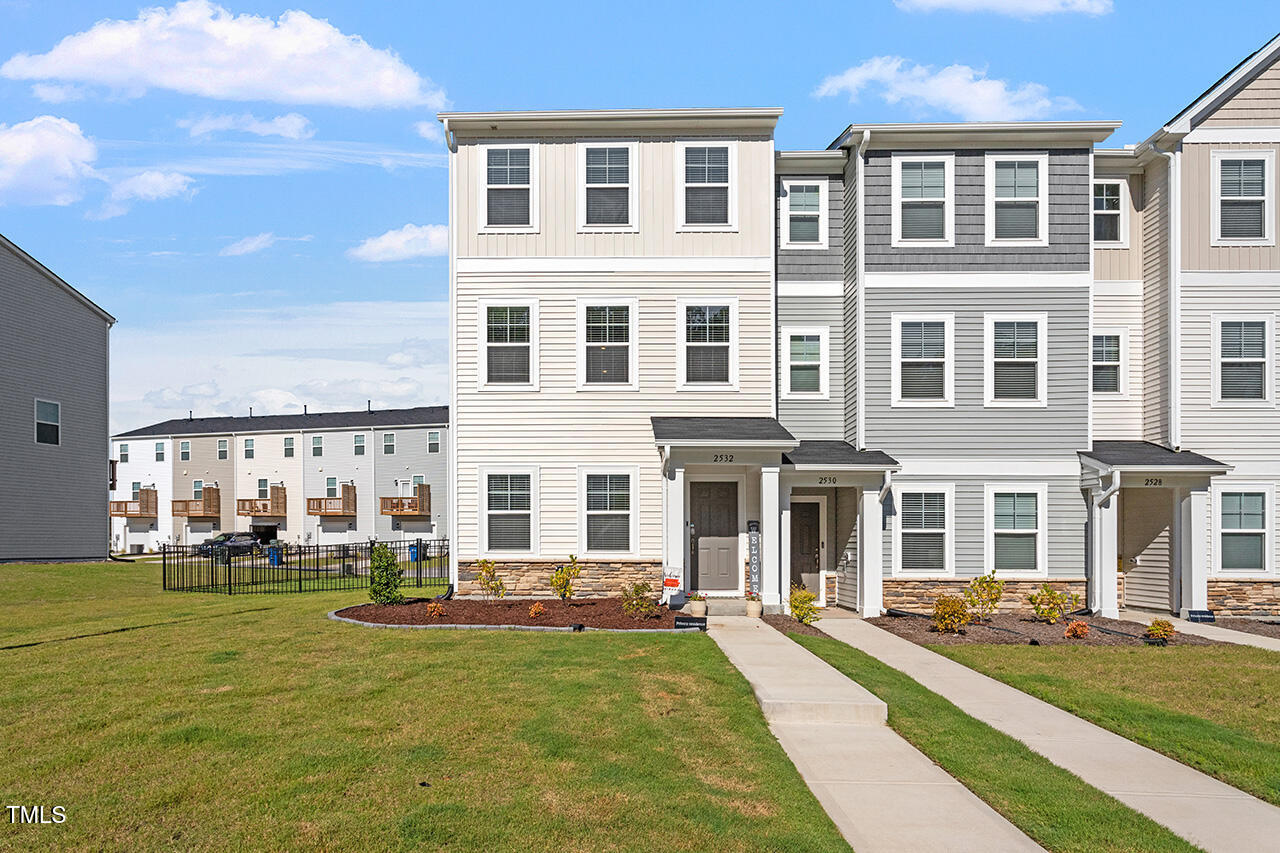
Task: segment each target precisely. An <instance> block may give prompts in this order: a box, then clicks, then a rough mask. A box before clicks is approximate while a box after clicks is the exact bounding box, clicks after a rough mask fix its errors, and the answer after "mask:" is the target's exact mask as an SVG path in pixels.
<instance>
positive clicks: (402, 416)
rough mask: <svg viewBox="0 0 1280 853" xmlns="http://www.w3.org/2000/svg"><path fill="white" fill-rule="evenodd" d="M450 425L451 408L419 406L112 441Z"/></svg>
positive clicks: (236, 421) (216, 421)
mask: <svg viewBox="0 0 1280 853" xmlns="http://www.w3.org/2000/svg"><path fill="white" fill-rule="evenodd" d="M448 423H449V407H448V406H418V407H416V408H412V409H373V410H372V411H370V410H361V411H356V412H316V413H314V414H306V415H258V416H256V417H217V418H173V419H172V420H167V421H161V422H160V423H157V424H151V425H150V426H144V427H139V428H137V429H133V430H129V431H128V432H121V433H117V434H116V435H114V436H112V438H139V437H146V436H168V435H219V434H222V433H232V432H240V433H250V432H284V431H295V430H296V431H303V430H318V429H343V428H346V427H398V426H444V425H447V424H448Z"/></svg>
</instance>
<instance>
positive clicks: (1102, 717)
mask: <svg viewBox="0 0 1280 853" xmlns="http://www.w3.org/2000/svg"><path fill="white" fill-rule="evenodd" d="M931 648H933V650H934V651H936V652H938V653H939V654H943V655H946V656H947V657H949V658H951V659H952V660H955V661H959V662H960V663H962V664H964V665H965V666H968V667H971V668H973V669H976V670H978V671H979V672H984V673H986V674H987V675H990V676H991V677H993V678H997V679H999V680H1001V681H1003V682H1005V683H1007V684H1009V685H1012V686H1013V687H1016V688H1018V689H1019V690H1022V691H1024V692H1026V693H1030V694H1031V695H1033V696H1036V697H1038V698H1040V699H1043V700H1044V701H1046V702H1049V703H1052V704H1054V705H1057V706H1058V707H1060V708H1062V709H1064V710H1066V711H1070V712H1071V713H1073V714H1075V715H1076V716H1078V717H1083V718H1084V719H1086V720H1089V721H1091V722H1093V723H1096V724H1097V725H1099V726H1102V727H1103V728H1105V729H1110V730H1111V731H1113V732H1115V733H1117V734H1119V735H1122V736H1123V737H1127V738H1129V739H1130V740H1133V741H1136V742H1138V743H1140V744H1142V745H1144V746H1147V747H1150V748H1151V749H1154V750H1156V751H1157V752H1161V753H1164V754H1165V755H1167V756H1169V757H1170V758H1173V759H1176V760H1178V761H1181V762H1182V763H1184V764H1188V765H1190V766H1192V767H1194V768H1196V769H1197V770H1200V771H1203V772H1205V773H1208V774H1209V775H1211V776H1215V777H1217V778H1218V779H1221V780H1222V781H1223V782H1226V783H1227V784H1229V785H1234V786H1235V787H1237V788H1240V789H1241V790H1243V791H1248V792H1249V793H1250V794H1253V795H1254V796H1257V797H1260V798H1262V799H1264V800H1267V801H1268V802H1271V803H1273V804H1275V805H1280V703H1278V702H1277V701H1276V697H1278V696H1280V654H1276V653H1275V652H1272V651H1267V650H1265V649H1256V648H1252V647H1249V646H1229V645H1219V646H1200V647H1182V648H1177V647H1169V648H1154V647H1139V648H1079V647H1068V646H1056V647H1053V648H1046V647H1044V646H1041V647H1038V648H1037V647H1031V646H946V647H943V646H933V647H931Z"/></svg>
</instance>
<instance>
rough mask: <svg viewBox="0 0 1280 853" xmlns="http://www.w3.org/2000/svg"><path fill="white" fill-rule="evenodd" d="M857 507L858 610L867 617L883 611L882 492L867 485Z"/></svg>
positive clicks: (877, 614)
mask: <svg viewBox="0 0 1280 853" xmlns="http://www.w3.org/2000/svg"><path fill="white" fill-rule="evenodd" d="M859 503H860V504H861V505H860V506H859V508H858V551H859V555H858V612H859V613H861V614H862V616H863V617H864V618H871V617H873V616H879V615H880V614H881V613H882V612H884V565H883V564H884V556H883V551H882V550H881V542H880V531H881V528H882V527H883V522H882V520H881V511H880V493H879V492H878V491H877V490H876V489H875V488H874V487H871V488H864V489H863V490H862V497H861V499H860V501H859Z"/></svg>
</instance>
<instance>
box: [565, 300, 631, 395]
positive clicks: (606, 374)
mask: <svg viewBox="0 0 1280 853" xmlns="http://www.w3.org/2000/svg"><path fill="white" fill-rule="evenodd" d="M636 314H637V305H636V300H634V299H617V298H612V297H607V296H605V297H601V298H598V299H597V298H593V297H591V298H583V299H579V300H578V388H579V389H588V388H589V389H593V390H596V389H599V390H607V389H629V390H634V389H635V388H636V387H637V377H636V372H637V371H636V331H637V320H636Z"/></svg>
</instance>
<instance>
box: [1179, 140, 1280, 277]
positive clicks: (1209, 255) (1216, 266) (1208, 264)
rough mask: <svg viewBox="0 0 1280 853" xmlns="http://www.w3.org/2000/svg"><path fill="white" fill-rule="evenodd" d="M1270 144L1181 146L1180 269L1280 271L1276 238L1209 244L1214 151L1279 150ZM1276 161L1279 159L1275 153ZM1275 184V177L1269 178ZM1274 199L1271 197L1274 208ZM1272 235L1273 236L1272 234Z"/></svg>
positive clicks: (1279, 142)
mask: <svg viewBox="0 0 1280 853" xmlns="http://www.w3.org/2000/svg"><path fill="white" fill-rule="evenodd" d="M1276 137H1277V140H1276V142H1273V143H1258V142H1249V143H1238V142H1231V143H1215V144H1207V143H1195V144H1186V145H1183V146H1182V268H1183V269H1184V270H1249V271H1263V270H1280V241H1278V240H1272V243H1273V245H1270V246H1213V245H1211V241H1212V239H1213V219H1212V217H1213V159H1212V157H1211V154H1212V152H1214V151H1272V152H1280V130H1277V131H1276ZM1276 162H1280V153H1277V156H1276ZM1270 180H1271V181H1272V186H1275V185H1276V184H1275V176H1274V175H1272V176H1271V177H1270ZM1277 203H1278V202H1277V201H1276V199H1274V198H1273V199H1271V205H1272V208H1273V211H1274V208H1275V206H1276V204H1277ZM1273 237H1274V235H1273Z"/></svg>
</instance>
